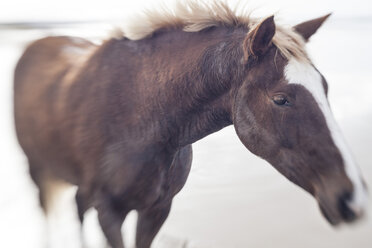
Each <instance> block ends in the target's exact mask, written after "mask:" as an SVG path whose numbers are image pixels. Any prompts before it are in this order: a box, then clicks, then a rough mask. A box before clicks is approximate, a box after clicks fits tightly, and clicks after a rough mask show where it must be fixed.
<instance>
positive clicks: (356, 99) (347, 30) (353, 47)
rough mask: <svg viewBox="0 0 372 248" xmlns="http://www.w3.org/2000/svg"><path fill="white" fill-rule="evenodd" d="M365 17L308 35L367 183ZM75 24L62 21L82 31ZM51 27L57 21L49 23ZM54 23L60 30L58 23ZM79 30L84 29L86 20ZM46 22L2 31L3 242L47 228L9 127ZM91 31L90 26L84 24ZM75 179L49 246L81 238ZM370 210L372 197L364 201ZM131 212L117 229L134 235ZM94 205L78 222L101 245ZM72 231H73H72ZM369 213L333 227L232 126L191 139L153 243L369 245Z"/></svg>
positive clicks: (370, 101)
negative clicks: (26, 63) (22, 63)
mask: <svg viewBox="0 0 372 248" xmlns="http://www.w3.org/2000/svg"><path fill="white" fill-rule="evenodd" d="M371 30H372V21H371V20H365V21H363V22H350V21H345V20H344V21H342V20H338V21H337V20H333V21H331V22H329V23H327V25H326V26H325V27H324V28H323V29H322V30H321V31H319V33H318V34H317V35H316V36H315V37H314V38H313V39H312V41H311V43H310V44H309V51H310V54H311V55H312V58H313V60H314V63H315V64H316V65H317V67H318V68H319V70H320V71H321V72H322V73H323V74H324V75H325V77H326V78H327V79H328V81H329V84H330V102H331V105H332V106H333V110H334V113H335V116H336V119H337V120H338V121H339V124H340V126H341V129H342V130H343V131H344V134H345V136H346V139H347V140H348V141H349V144H350V146H351V148H352V150H353V152H354V154H355V157H356V159H357V161H358V163H359V165H360V167H361V169H362V171H363V173H364V177H365V179H366V181H367V183H368V184H369V185H370V187H371V185H372V166H371V165H372V164H371V159H372V154H371V147H372V131H371V123H372V97H370V94H371V90H372V72H371V62H370V59H371V58H372V50H371V49H370V44H372V33H371ZM80 31H81V30H68V32H70V33H75V34H76V33H79V32H80ZM53 32H54V31H53ZM55 32H57V33H58V32H60V33H66V32H65V30H59V31H55ZM84 32H85V33H86V32H91V30H88V29H84ZM43 35H45V31H12V30H7V31H0V79H1V82H0V116H1V119H0V122H1V124H0V128H1V132H0V133H1V136H0V137H1V138H0V151H1V156H0V196H1V197H0V247H17V248H18V247H29V248H39V247H42V245H43V244H45V239H46V238H45V237H46V235H47V232H46V227H45V224H46V223H45V221H44V219H43V216H42V213H41V211H40V208H39V207H38V202H37V190H36V188H35V186H34V185H33V183H32V182H31V180H30V178H29V176H28V172H27V166H26V161H25V157H24V155H23V154H22V151H21V150H20V148H19V146H18V144H17V142H16V138H15V133H14V127H13V119H12V72H13V69H14V65H15V63H16V60H17V58H18V57H19V56H20V54H21V52H22V49H23V46H24V44H25V43H27V42H28V41H29V40H32V39H34V38H37V37H41V36H43ZM87 35H88V36H91V33H89V34H87ZM73 192H74V189H70V190H69V191H68V192H67V193H66V194H65V195H64V199H63V201H61V203H60V204H58V205H59V208H58V211H56V214H55V215H53V218H54V217H55V216H57V215H58V212H59V213H60V214H62V215H64V216H65V215H66V216H67V215H69V217H64V218H62V220H59V222H58V226H57V227H58V228H60V229H62V230H64V231H63V232H61V233H62V234H59V236H58V237H56V240H57V239H58V238H63V242H56V243H55V244H54V245H53V247H79V242H80V240H79V236H78V235H77V234H78V233H79V228H78V226H77V223H76V219H75V220H74V219H73V218H74V217H76V216H73V215H72V213H73V210H74V209H73V206H72V205H71V204H69V201H71V199H72V195H73ZM369 210H370V212H372V205H370V209H369ZM135 218H136V216H135V214H131V215H130V216H129V218H128V221H126V223H125V226H124V228H123V230H124V229H125V231H126V239H127V242H128V243H130V244H131V243H132V242H133V240H132V236H133V233H134V229H133V223H134V221H135ZM97 231H99V229H97V223H96V219H95V216H94V211H91V212H90V213H89V214H88V219H87V222H86V223H85V225H84V234H85V239H86V240H87V242H88V244H89V246H90V247H102V244H103V243H102V242H103V240H102V237H101V236H100V234H99V233H97ZM70 235H72V236H70ZM371 245H372V220H371V218H368V219H367V220H365V221H364V222H362V223H360V224H358V225H354V226H351V227H349V226H348V227H345V226H343V227H341V228H337V229H333V228H332V227H330V226H329V225H328V224H327V223H326V221H325V220H324V219H323V217H322V216H321V215H320V212H319V210H318V208H317V205H316V203H315V200H314V199H313V198H312V197H311V196H309V195H308V194H307V193H305V192H304V191H303V190H301V189H299V188H298V187H297V186H294V185H293V184H291V183H290V182H288V181H287V180H286V179H285V178H284V177H283V176H281V175H280V174H279V173H277V172H276V171H275V170H274V169H273V168H272V167H271V166H270V165H269V164H267V163H266V162H265V161H262V160H260V159H259V158H256V157H255V156H253V155H252V154H250V153H249V152H248V151H247V150H246V149H245V148H244V147H243V145H241V144H240V142H239V140H238V139H237V137H236V135H235V133H234V129H233V128H232V127H229V128H226V129H224V130H222V131H220V132H218V133H216V134H213V135H210V136H209V137H207V138H205V139H203V140H202V141H199V142H197V143H196V144H195V145H194V163H193V169H192V171H191V174H190V177H189V180H188V182H187V184H186V186H185V188H184V189H183V190H182V191H181V193H180V194H179V195H178V196H177V197H176V198H175V201H174V205H173V209H172V212H171V214H170V217H169V218H168V220H167V222H166V223H165V225H164V226H163V228H162V230H161V231H160V233H159V235H158V237H157V239H156V241H155V244H154V246H153V247H155V248H166V247H172V248H178V247H180V248H181V247H183V248H185V247H187V248H210V247H213V248H222V247H223V248H225V247H237V248H243V247H285V248H292V247H293V248H295V247H296V248H297V247H304V248H306V247H317V248H321V247H324V248H325V247H327V248H332V247H337V248H342V247H345V248H348V247H355V248H369V247H371Z"/></svg>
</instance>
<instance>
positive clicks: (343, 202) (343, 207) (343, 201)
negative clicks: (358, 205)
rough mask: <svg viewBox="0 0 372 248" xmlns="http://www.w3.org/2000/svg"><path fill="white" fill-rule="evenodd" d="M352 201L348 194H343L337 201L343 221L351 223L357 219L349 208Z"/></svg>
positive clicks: (350, 195)
mask: <svg viewBox="0 0 372 248" xmlns="http://www.w3.org/2000/svg"><path fill="white" fill-rule="evenodd" d="M351 199H352V194H351V193H350V192H345V193H344V194H342V195H341V196H340V198H339V199H338V210H339V211H340V214H341V216H342V218H343V219H344V221H346V222H351V221H353V220H355V219H356V218H357V215H356V214H355V213H354V211H353V210H352V209H351V208H350V207H349V202H350V201H351Z"/></svg>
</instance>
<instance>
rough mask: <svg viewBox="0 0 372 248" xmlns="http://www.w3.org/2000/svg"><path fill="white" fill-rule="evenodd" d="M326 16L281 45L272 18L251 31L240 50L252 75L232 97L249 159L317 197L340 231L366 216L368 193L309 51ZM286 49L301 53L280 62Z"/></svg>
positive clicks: (235, 119) (304, 26)
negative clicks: (342, 225) (282, 49)
mask: <svg viewBox="0 0 372 248" xmlns="http://www.w3.org/2000/svg"><path fill="white" fill-rule="evenodd" d="M328 16H329V15H327V16H324V17H321V18H317V19H314V20H311V21H307V22H304V23H301V24H299V25H297V26H295V27H293V29H292V31H293V34H292V36H291V37H289V36H287V37H284V39H283V37H280V36H277V37H276V31H278V30H276V29H277V27H276V25H275V22H274V19H273V17H269V18H267V19H265V20H264V21H262V22H261V23H259V24H257V25H256V27H254V28H252V29H251V30H250V31H249V33H248V34H247V36H246V38H245V40H244V43H243V49H244V61H245V62H244V63H245V66H246V71H247V72H246V74H245V75H246V76H245V79H244V81H243V82H242V84H241V85H240V87H239V89H238V90H237V93H236V96H235V100H234V107H233V123H234V126H235V130H236V132H237V134H238V136H239V138H240V140H241V141H242V143H243V144H244V145H245V146H246V147H247V148H248V149H249V150H250V151H251V152H253V153H254V154H256V155H258V156H260V157H262V158H264V159H265V160H267V161H268V162H269V163H270V164H271V165H273V166H274V167H275V168H276V169H277V170H278V171H279V172H280V173H281V174H283V175H284V176H285V177H287V178H288V179H289V180H290V181H292V182H294V183H295V184H297V185H299V186H300V187H302V188H303V189H305V190H306V191H307V192H309V193H310V194H312V195H313V196H314V197H315V198H316V200H317V201H318V204H319V207H320V209H321V212H322V213H323V215H324V216H325V217H326V219H327V220H328V221H329V222H330V223H331V224H332V225H337V224H340V223H342V222H352V221H354V220H356V219H358V218H359V217H361V216H362V215H363V213H364V211H365V207H366V202H367V190H366V185H365V183H364V181H363V179H362V177H361V175H360V171H359V169H358V167H357V166H356V164H355V162H354V160H353V157H352V155H351V152H350V150H349V149H348V146H347V144H346V142H345V140H344V138H343V137H342V135H341V132H340V129H339V128H338V126H337V123H336V121H335V119H334V117H333V115H332V111H331V109H330V106H329V102H328V99H327V91H328V85H327V81H326V79H325V78H324V76H323V75H322V74H321V73H320V72H319V71H318V70H317V69H316V67H315V66H314V65H313V63H312V62H311V60H310V59H309V57H308V56H307V54H306V52H305V49H304V46H305V43H306V42H307V40H308V39H309V38H310V37H311V36H312V35H313V34H314V33H315V32H316V30H317V29H318V28H319V27H320V26H321V24H322V23H323V22H324V21H325V20H326V19H327V17H328ZM278 35H279V34H278ZM275 39H277V41H276V42H274V41H275ZM280 39H282V41H280ZM281 42H282V43H283V42H285V43H286V45H288V44H293V46H295V47H296V48H294V49H293V50H292V51H291V52H290V54H289V55H288V56H282V55H281V53H280V47H279V46H278V44H279V45H280V43H281Z"/></svg>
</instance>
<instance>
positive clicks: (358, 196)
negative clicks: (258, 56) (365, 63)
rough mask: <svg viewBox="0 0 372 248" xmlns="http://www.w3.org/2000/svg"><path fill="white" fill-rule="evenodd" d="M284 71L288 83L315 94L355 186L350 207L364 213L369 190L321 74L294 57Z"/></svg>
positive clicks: (356, 211)
mask: <svg viewBox="0 0 372 248" xmlns="http://www.w3.org/2000/svg"><path fill="white" fill-rule="evenodd" d="M284 73H285V78H286V80H287V81H288V83H290V84H299V85H302V86H304V87H305V88H306V89H307V90H308V91H309V92H310V93H311V94H312V95H313V97H314V99H315V101H316V102H317V103H318V105H319V108H320V109H321V111H322V112H323V115H324V117H325V120H326V122H327V125H328V128H329V130H330V132H331V137H332V138H333V142H334V143H335V145H336V146H337V148H338V149H339V151H340V153H341V156H342V158H343V161H344V164H345V171H346V174H347V175H348V177H349V179H350V181H351V182H352V183H353V186H354V193H353V198H352V199H351V201H350V202H349V207H350V208H351V209H352V210H354V212H355V213H356V214H357V215H360V214H362V213H363V211H364V209H365V208H366V204H367V192H366V189H365V187H364V185H363V183H362V180H361V176H360V171H359V168H358V167H357V165H356V164H355V162H354V159H353V156H352V154H351V152H350V150H349V148H348V146H347V144H346V142H345V140H344V138H343V136H342V134H341V131H340V129H339V127H338V125H337V123H336V121H335V119H334V117H333V114H332V111H331V109H330V107H329V104H328V100H327V97H326V94H325V91H324V88H323V83H322V77H321V75H320V74H319V72H318V71H317V70H315V68H314V67H313V66H312V65H311V64H310V63H308V62H301V61H298V60H296V59H294V58H292V59H290V60H289V61H288V64H287V66H286V67H285V69H284Z"/></svg>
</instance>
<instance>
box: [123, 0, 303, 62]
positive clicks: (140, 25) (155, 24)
mask: <svg viewBox="0 0 372 248" xmlns="http://www.w3.org/2000/svg"><path fill="white" fill-rule="evenodd" d="M260 21H261V20H260V19H257V18H252V17H250V12H249V11H247V8H246V5H243V4H236V6H235V7H234V8H231V7H230V6H229V5H228V4H227V3H226V2H223V1H219V0H213V1H209V2H207V1H205V0H198V1H197V0H178V1H176V3H175V5H174V6H173V8H170V7H166V6H165V5H162V6H160V7H158V8H157V10H146V11H144V12H143V13H142V16H141V17H140V18H139V19H138V17H137V18H136V19H135V21H134V22H132V23H129V25H127V26H126V28H123V32H122V33H121V37H122V36H125V37H126V38H128V39H131V40H140V39H143V38H146V37H148V36H151V35H152V34H153V33H155V32H156V31H158V30H160V29H177V28H179V29H182V30H183V31H185V32H198V31H201V30H203V29H206V28H209V27H214V26H225V27H246V28H247V30H252V29H253V28H254V27H255V26H256V25H258V24H259V22H260ZM273 43H274V44H275V46H276V47H277V48H278V49H279V51H280V52H281V54H282V55H283V56H284V57H286V58H287V59H290V58H292V57H295V58H297V59H299V60H308V56H307V53H306V50H305V41H304V39H303V38H302V37H301V36H300V35H299V34H298V33H296V32H295V31H294V30H293V29H292V28H289V27H284V26H281V25H276V33H275V35H274V38H273Z"/></svg>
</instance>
